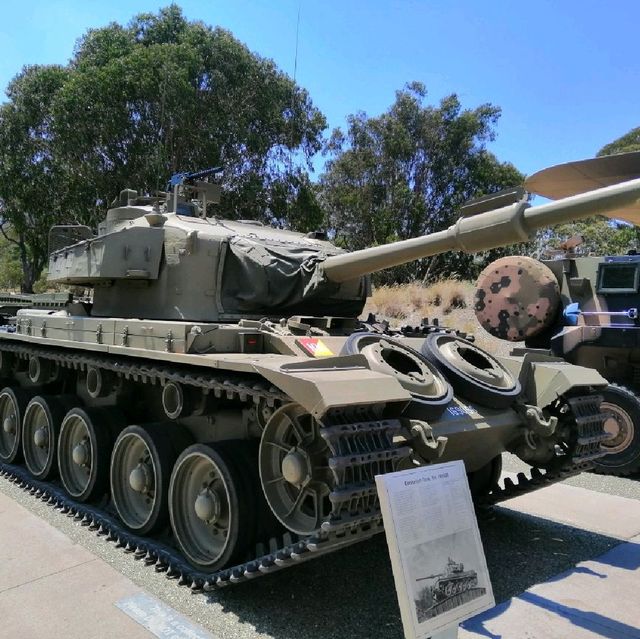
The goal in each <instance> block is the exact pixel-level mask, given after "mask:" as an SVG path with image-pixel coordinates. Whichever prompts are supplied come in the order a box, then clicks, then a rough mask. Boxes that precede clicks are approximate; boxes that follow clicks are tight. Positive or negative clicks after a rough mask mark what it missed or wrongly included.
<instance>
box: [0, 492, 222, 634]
mask: <svg viewBox="0 0 640 639" xmlns="http://www.w3.org/2000/svg"><path fill="white" fill-rule="evenodd" d="M0 522H1V523H2V525H0V637H2V638H5V637H6V638H9V637H24V638H25V639H40V638H42V639H51V638H52V637H64V638H66V639H76V638H78V639H80V638H81V639H115V638H119V637H126V638H127V639H149V638H150V637H167V639H168V638H171V639H177V638H178V637H187V636H189V635H188V634H187V633H186V632H183V633H182V634H180V633H179V631H178V630H173V629H171V628H169V631H167V629H166V626H167V623H164V626H165V628H162V627H159V626H158V624H157V623H156V624H155V626H152V630H155V632H153V633H152V632H150V631H149V630H146V629H145V628H144V627H143V625H140V624H141V623H144V622H145V620H146V618H145V611H147V610H150V609H151V607H152V606H154V605H158V604H159V605H160V608H159V610H158V609H156V610H155V614H154V615H152V616H153V617H154V618H155V619H165V620H166V619H168V620H169V623H170V622H171V621H175V619H176V618H178V616H177V615H171V614H170V612H169V613H168V612H167V609H168V607H167V606H164V605H163V604H160V602H157V600H154V599H153V598H149V597H148V596H146V597H147V598H146V599H142V600H141V599H140V595H141V594H144V593H142V591H141V590H140V588H138V587H137V586H136V585H135V584H134V583H133V582H131V581H130V580H129V579H127V578H126V577H123V576H122V575H121V574H120V573H118V572H117V571H115V570H114V569H113V568H111V566H109V565H108V564H107V563H105V562H104V561H102V560H101V559H99V558H98V557H96V556H95V555H94V554H92V553H90V552H89V551H88V550H85V549H84V548H83V547H81V546H78V545H77V544H74V543H73V542H72V541H71V540H70V539H69V538H68V537H67V536H66V535H64V534H62V533H61V532H60V531H58V530H57V529H56V528H54V527H53V526H51V525H49V524H48V523H46V522H44V521H42V519H40V518H39V517H37V516H35V515H33V514H32V513H30V512H28V511H27V510H26V509H24V508H23V507H22V506H19V505H18V504H16V502H15V501H13V500H12V499H10V498H9V497H7V496H6V495H4V494H2V493H0ZM156 602H157V604H156ZM118 606H119V607H118ZM168 610H169V611H170V609H168ZM163 615H164V616H163ZM134 619H136V620H137V621H136V620H134ZM189 625H191V624H189ZM161 626H162V624H161ZM147 627H149V624H148V623H147ZM192 636H193V637H194V639H195V637H196V636H197V635H193V633H192ZM200 636H201V637H210V635H208V634H205V633H204V632H202V633H201V635H200ZM198 639H199V637H198Z"/></svg>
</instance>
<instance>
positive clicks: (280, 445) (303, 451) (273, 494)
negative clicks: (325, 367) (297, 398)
mask: <svg viewBox="0 0 640 639" xmlns="http://www.w3.org/2000/svg"><path fill="white" fill-rule="evenodd" d="M328 458H329V449H328V448H327V444H326V442H325V441H324V439H323V438H322V437H321V435H320V426H319V424H318V422H317V421H316V420H315V419H314V418H313V417H312V416H311V415H310V414H309V413H307V412H306V411H305V409H304V408H302V406H299V405H297V404H287V405H286V406H283V407H282V408H280V409H278V410H277V411H276V412H275V413H274V414H273V416H272V417H271V419H270V420H269V422H268V423H267V425H266V427H265V429H264V431H263V433H262V440H261V443H260V457H259V467H260V480H261V483H262V490H263V491H264V494H265V497H266V498H267V503H268V504H269V506H270V507H271V510H272V511H273V513H274V514H275V516H276V517H277V518H278V519H279V520H280V522H282V524H284V526H285V527H286V528H288V529H289V530H291V531H293V532H295V533H298V534H300V535H306V534H310V533H312V532H313V531H315V530H317V529H318V528H319V527H320V525H321V523H322V521H323V520H324V519H326V518H327V517H328V515H329V513H330V511H331V503H330V502H329V494H330V493H331V490H332V487H333V484H334V481H333V475H332V473H331V471H330V470H329V467H328Z"/></svg>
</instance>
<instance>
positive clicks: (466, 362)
mask: <svg viewBox="0 0 640 639" xmlns="http://www.w3.org/2000/svg"><path fill="white" fill-rule="evenodd" d="M422 353H423V355H424V356H425V357H426V358H427V359H429V360H430V361H431V362H433V364H435V366H437V367H438V368H439V369H440V370H441V371H442V372H443V373H444V374H445V375H446V376H447V377H448V378H449V380H450V381H451V383H452V384H453V387H454V389H455V391H456V393H459V394H460V395H462V396H463V397H465V398H466V399H468V400H470V401H472V402H475V403H476V404H480V405H481V406H487V407H490V408H507V407H508V406H510V405H511V404H513V402H514V401H515V399H516V398H517V397H518V395H520V392H521V387H520V382H519V381H518V380H517V379H516V378H515V377H514V376H513V375H512V374H511V373H510V372H509V370H508V369H507V368H505V367H504V366H503V365H502V364H500V362H499V361H498V360H497V359H496V358H495V357H493V356H492V355H491V354H490V353H487V352H486V351H483V350H482V349H480V348H478V347H477V346H475V345H474V344H472V343H471V342H468V341H467V340H464V339H462V338H460V337H457V336H455V335H452V334H450V333H432V334H431V335H429V336H428V337H427V339H426V340H425V341H424V342H423V345H422Z"/></svg>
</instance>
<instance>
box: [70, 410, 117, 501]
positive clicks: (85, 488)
mask: <svg viewBox="0 0 640 639" xmlns="http://www.w3.org/2000/svg"><path fill="white" fill-rule="evenodd" d="M116 420H118V417H117V416H116V415H115V413H112V412H110V411H108V410H107V409H100V408H87V409H84V408H72V409H71V410H70V411H69V412H68V413H67V414H66V416H65V418H64V419H63V421H62V426H61V427H60V436H59V438H58V469H59V471H60V479H61V480H62V484H63V485H64V487H65V490H66V491H67V492H68V493H69V495H71V497H73V498H74V499H77V500H78V501H82V502H85V501H91V500H92V499H95V498H97V497H101V496H102V495H104V494H105V493H106V492H107V490H108V487H109V462H110V457H111V448H112V446H113V434H112V433H113V432H114V431H115V430H116V429H117V426H118V424H116V423H115V422H116ZM120 429H122V426H121V425H120Z"/></svg>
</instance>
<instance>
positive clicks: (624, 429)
mask: <svg viewBox="0 0 640 639" xmlns="http://www.w3.org/2000/svg"><path fill="white" fill-rule="evenodd" d="M598 394H599V395H602V403H601V404H600V410H601V411H602V412H603V413H609V414H610V417H609V418H608V419H607V420H606V421H605V423H604V429H605V430H606V431H607V432H608V433H609V435H610V438H609V439H607V440H605V441H603V442H602V449H603V450H604V451H606V453H607V454H606V455H605V456H604V457H601V458H599V459H596V460H595V461H594V462H593V463H594V465H595V470H596V472H599V473H603V474H615V475H629V474H631V473H634V472H636V471H638V470H640V400H639V399H638V397H637V396H636V395H634V394H633V393H632V392H631V391H630V390H629V389H627V388H624V387H623V386H618V385H617V384H610V385H609V386H607V387H606V388H604V389H598Z"/></svg>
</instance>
